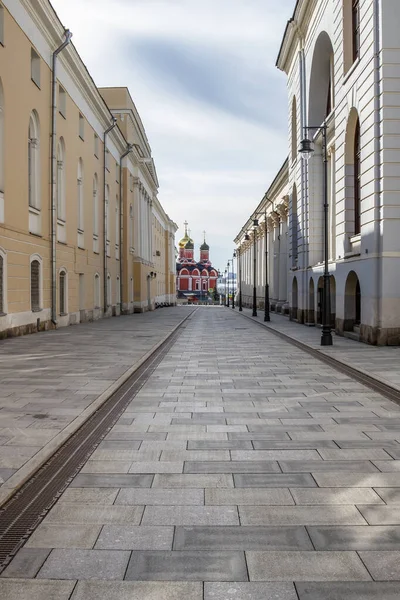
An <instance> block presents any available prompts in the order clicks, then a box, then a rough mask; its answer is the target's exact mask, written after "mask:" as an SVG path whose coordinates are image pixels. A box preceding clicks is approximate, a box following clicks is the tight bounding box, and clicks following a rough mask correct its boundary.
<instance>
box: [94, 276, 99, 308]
mask: <svg viewBox="0 0 400 600" xmlns="http://www.w3.org/2000/svg"><path fill="white" fill-rule="evenodd" d="M94 307H95V308H99V307H100V275H99V274H98V273H96V274H95V276H94Z"/></svg>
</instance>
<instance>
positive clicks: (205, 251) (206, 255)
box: [200, 231, 210, 262]
mask: <svg viewBox="0 0 400 600" xmlns="http://www.w3.org/2000/svg"><path fill="white" fill-rule="evenodd" d="M203 233H204V242H203V243H202V245H201V246H200V262H206V261H209V260H210V246H209V245H208V244H207V242H206V232H205V231H203Z"/></svg>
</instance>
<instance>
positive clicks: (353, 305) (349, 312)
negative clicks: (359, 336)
mask: <svg viewBox="0 0 400 600" xmlns="http://www.w3.org/2000/svg"><path fill="white" fill-rule="evenodd" d="M360 324H361V286H360V281H359V279H358V277H357V274H356V273H355V272H354V271H350V273H349V274H348V276H347V279H346V286H345V292H344V331H354V328H355V327H358V326H359V325H360Z"/></svg>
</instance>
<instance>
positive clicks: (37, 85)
mask: <svg viewBox="0 0 400 600" xmlns="http://www.w3.org/2000/svg"><path fill="white" fill-rule="evenodd" d="M31 81H32V83H34V84H35V86H36V87H37V89H38V90H40V84H39V83H37V82H36V81H35V80H34V79H32V77H31Z"/></svg>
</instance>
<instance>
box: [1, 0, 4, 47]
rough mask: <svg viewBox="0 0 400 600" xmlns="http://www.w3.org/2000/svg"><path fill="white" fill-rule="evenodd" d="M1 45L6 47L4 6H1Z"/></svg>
mask: <svg viewBox="0 0 400 600" xmlns="http://www.w3.org/2000/svg"><path fill="white" fill-rule="evenodd" d="M0 44H1V45H2V46H4V6H3V5H2V4H0Z"/></svg>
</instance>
